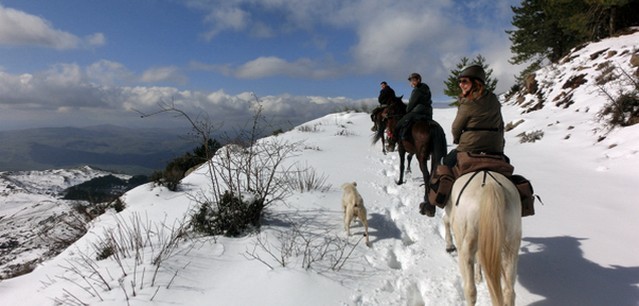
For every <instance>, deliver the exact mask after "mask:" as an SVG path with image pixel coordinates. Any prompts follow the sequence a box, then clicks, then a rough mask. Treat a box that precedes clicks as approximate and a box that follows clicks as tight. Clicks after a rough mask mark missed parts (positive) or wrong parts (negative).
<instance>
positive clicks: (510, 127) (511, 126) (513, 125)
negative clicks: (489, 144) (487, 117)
mask: <svg viewBox="0 0 639 306" xmlns="http://www.w3.org/2000/svg"><path fill="white" fill-rule="evenodd" d="M524 121H525V120H524V119H519V120H517V122H512V121H511V122H508V124H506V126H505V127H504V130H505V131H506V132H508V131H511V130H513V129H514V128H516V127H517V126H519V125H520V124H522V123H524Z"/></svg>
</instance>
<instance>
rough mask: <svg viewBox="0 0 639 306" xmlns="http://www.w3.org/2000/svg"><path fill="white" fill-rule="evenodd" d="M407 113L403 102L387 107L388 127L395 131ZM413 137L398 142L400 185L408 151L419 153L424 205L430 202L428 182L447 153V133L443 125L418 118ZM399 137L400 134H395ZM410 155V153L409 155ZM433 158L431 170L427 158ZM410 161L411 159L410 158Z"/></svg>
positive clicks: (376, 138)
mask: <svg viewBox="0 0 639 306" xmlns="http://www.w3.org/2000/svg"><path fill="white" fill-rule="evenodd" d="M405 114H406V105H405V104H404V103H401V105H399V104H397V103H393V104H391V105H389V106H388V107H387V108H386V117H387V126H388V129H389V130H391V131H393V133H395V132H396V131H395V128H396V126H397V122H398V121H399V119H401V118H402V116H403V115H405ZM379 134H380V133H379V132H378V133H377V134H376V135H375V138H374V139H373V142H377V140H378V139H379ZM411 136H412V137H411V138H410V139H407V140H401V141H398V142H397V145H398V148H397V152H398V153H399V180H398V181H397V182H396V183H397V184H398V185H401V184H403V183H404V160H405V156H406V153H407V152H408V153H409V154H415V155H417V160H418V161H419V168H420V169H421V171H422V175H423V178H424V186H425V188H424V202H422V204H420V207H422V206H423V205H424V204H427V203H428V182H429V181H430V174H431V173H434V172H435V169H436V168H437V166H438V165H440V164H441V162H442V158H444V156H445V155H446V134H445V133H444V130H443V129H442V127H441V126H440V125H439V124H438V123H437V122H435V121H426V120H418V121H415V122H413V124H412V125H411ZM394 137H395V138H396V139H398V137H399V135H396V136H395V135H394ZM409 156H410V155H409ZM428 159H430V160H431V165H430V166H431V167H430V171H429V170H428V167H427V160H428ZM409 162H410V159H409Z"/></svg>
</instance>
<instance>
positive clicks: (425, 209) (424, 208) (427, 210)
mask: <svg viewBox="0 0 639 306" xmlns="http://www.w3.org/2000/svg"><path fill="white" fill-rule="evenodd" d="M419 213H420V214H422V215H425V216H428V217H431V218H432V217H434V216H435V206H433V205H430V203H426V202H421V203H419Z"/></svg>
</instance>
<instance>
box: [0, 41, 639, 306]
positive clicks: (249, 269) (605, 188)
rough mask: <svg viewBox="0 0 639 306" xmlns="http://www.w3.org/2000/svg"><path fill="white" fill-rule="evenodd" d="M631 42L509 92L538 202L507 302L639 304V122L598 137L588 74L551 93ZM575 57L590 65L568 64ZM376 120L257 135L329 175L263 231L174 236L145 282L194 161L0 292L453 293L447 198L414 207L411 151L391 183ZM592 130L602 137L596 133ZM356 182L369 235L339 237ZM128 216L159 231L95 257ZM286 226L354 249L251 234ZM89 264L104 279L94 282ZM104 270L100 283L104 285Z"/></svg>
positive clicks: (287, 300)
mask: <svg viewBox="0 0 639 306" xmlns="http://www.w3.org/2000/svg"><path fill="white" fill-rule="evenodd" d="M637 41H639V34H637V33H635V34H631V35H627V36H623V37H620V38H614V39H609V40H606V41H602V42H599V43H596V44H592V45H589V46H587V47H585V48H582V49H580V50H577V51H575V52H574V53H573V54H572V55H571V56H572V57H574V60H573V61H571V62H570V63H568V64H564V65H561V66H556V67H553V68H552V69H548V71H545V70H542V71H540V72H539V73H538V76H537V79H538V80H550V79H552V78H555V77H558V76H561V77H560V78H559V79H558V80H557V85H555V86H552V85H548V86H547V87H544V88H543V89H542V91H543V93H544V94H545V100H546V103H545V105H544V107H543V108H542V109H539V110H536V111H531V112H526V109H525V107H524V108H522V105H524V104H517V103H514V102H512V101H510V102H508V103H505V104H504V106H503V114H504V118H505V121H506V122H507V123H508V122H517V121H519V120H520V119H523V120H524V122H523V123H521V124H519V125H518V126H517V127H515V128H514V129H513V130H512V131H509V132H507V133H506V143H507V145H506V153H507V154H508V156H509V157H510V158H511V162H512V164H513V165H514V166H515V173H516V174H521V175H524V176H525V177H527V178H528V179H530V180H531V181H532V183H533V187H534V188H535V193H536V194H538V195H539V196H540V197H541V199H542V201H543V205H542V204H541V203H540V202H539V201H537V202H536V206H535V208H536V215H534V216H530V217H525V218H523V237H522V246H521V249H520V257H519V265H518V267H519V271H518V279H517V284H516V288H515V289H516V293H517V299H516V302H517V304H518V305H530V304H535V305H638V304H639V286H638V284H639V256H637V254H639V243H638V242H639V241H638V240H637V232H636V230H637V228H638V227H639V225H638V223H637V219H636V218H637V215H638V213H639V205H637V204H638V203H637V201H638V200H637V199H638V198H639V191H638V190H637V186H639V174H637V172H636V171H637V169H639V154H637V153H638V152H639V136H638V135H639V125H635V126H630V127H626V128H623V129H619V128H618V129H614V130H612V131H610V132H609V133H608V134H604V133H605V132H604V131H601V130H598V129H595V128H596V127H598V126H601V123H599V122H598V121H597V120H596V113H597V111H598V110H599V109H600V108H601V106H602V104H603V103H606V99H605V97H603V96H602V95H601V93H600V92H599V91H598V90H597V86H596V85H594V81H593V80H592V78H593V76H591V75H596V72H594V71H590V72H589V73H590V74H589V75H588V79H589V81H588V82H587V83H586V84H584V85H582V86H580V87H578V88H576V89H574V90H572V91H571V93H572V94H573V99H572V100H573V102H574V104H572V105H569V106H568V107H567V108H566V107H565V105H563V104H562V105H559V106H557V105H556V104H555V103H554V102H552V101H553V98H554V97H556V96H558V95H560V94H561V92H564V93H567V92H568V90H565V89H562V88H561V85H562V84H563V82H564V81H565V80H567V79H569V78H570V77H569V76H568V74H569V73H571V71H573V72H574V71H584V70H588V69H593V68H592V67H596V65H597V64H598V63H599V62H598V61H596V60H591V61H586V60H585V59H583V58H585V57H589V56H590V55H591V54H593V53H595V52H597V51H599V50H602V49H605V48H611V49H614V48H617V49H619V50H620V52H618V53H617V55H615V61H616V62H618V63H620V64H621V65H626V64H625V61H627V60H625V59H624V58H622V57H621V55H620V54H622V53H623V52H621V50H623V49H624V48H626V49H627V48H630V49H633V48H635V49H636V47H637V46H636V42H637ZM627 57H628V55H627V54H626V55H625V58H627ZM601 60H605V58H604V56H601ZM572 63H574V64H572ZM575 65H580V66H583V65H587V67H581V68H579V70H577V68H576V67H575ZM540 83H541V82H540ZM533 98H534V97H532V95H528V96H526V97H525V99H533ZM586 110H588V111H586ZM455 111H456V109H454V108H443V109H439V108H437V109H435V110H434V118H435V119H436V120H437V121H438V122H439V123H440V124H442V126H444V127H450V124H451V123H452V120H453V118H454V116H455ZM371 125H372V123H371V122H370V118H369V115H368V114H364V113H337V114H331V115H327V116H325V117H322V118H318V119H316V120H313V121H310V122H308V123H306V124H304V125H303V126H307V127H310V128H307V129H299V128H296V129H293V130H291V131H289V132H287V133H284V134H281V135H279V136H272V137H270V138H266V139H265V141H269V139H278V140H286V141H289V142H291V143H294V142H299V141H302V142H303V145H302V146H301V147H300V152H298V154H296V155H295V156H293V157H291V158H290V159H289V160H287V163H294V162H298V163H299V164H301V165H305V166H306V165H307V166H309V167H312V168H314V169H315V170H316V171H317V172H318V174H323V175H325V176H326V178H327V180H326V183H327V184H330V188H329V189H328V190H327V191H324V192H322V191H311V192H299V191H297V192H293V193H292V194H291V195H290V197H288V198H287V199H286V201H285V203H274V204H273V205H271V206H269V207H268V209H267V214H266V215H265V216H264V220H263V226H262V231H261V233H259V234H253V235H249V236H246V237H243V238H225V237H192V238H191V239H188V240H186V241H182V242H180V244H179V245H178V246H177V248H176V249H175V250H174V252H173V253H171V256H168V257H167V258H166V259H165V261H164V262H163V263H162V264H161V266H160V269H159V270H158V272H157V278H155V280H153V274H154V269H155V268H154V265H153V264H152V263H151V262H152V259H153V258H155V257H156V256H157V255H159V251H160V248H159V247H158V245H161V242H159V241H162V237H164V236H166V235H167V234H168V233H170V232H171V228H174V227H175V226H176V224H180V222H182V221H183V220H184V218H185V216H186V217H188V216H189V214H190V213H192V212H193V209H194V208H195V207H196V203H195V202H194V201H193V199H194V195H197V194H200V193H202V192H204V193H205V192H207V190H208V189H207V188H208V176H207V172H206V168H205V167H203V168H200V169H198V170H196V171H195V172H193V173H192V174H190V175H189V176H188V177H186V178H185V179H184V180H183V182H182V186H183V189H182V190H181V191H179V192H170V191H168V190H166V189H164V188H161V187H154V186H152V185H143V186H140V187H138V188H136V189H133V190H131V191H129V192H128V193H127V194H126V195H125V196H124V201H125V202H126V204H127V208H126V209H125V210H124V211H122V212H120V213H118V214H115V213H114V212H109V213H107V214H105V215H103V216H101V217H100V218H98V219H96V220H94V221H93V223H91V224H90V229H89V232H88V233H87V235H85V236H84V237H83V238H82V239H80V240H78V241H77V242H76V243H75V244H73V245H72V246H71V247H69V248H68V249H67V250H65V251H64V252H63V253H62V254H60V255H59V256H57V257H55V258H53V259H51V260H49V261H46V262H43V263H42V264H41V265H40V266H39V267H38V268H37V269H35V270H34V271H33V272H32V273H29V274H26V275H23V276H20V277H16V278H13V279H8V280H4V281H2V282H1V283H0V300H1V301H2V304H3V305H55V304H78V305H79V304H80V303H85V304H90V305H126V304H130V305H461V304H463V303H464V298H463V292H462V283H461V279H460V275H459V271H458V266H457V256H456V255H455V254H452V255H451V254H448V253H447V252H446V251H445V242H444V233H443V225H442V218H441V217H442V213H443V212H442V210H440V209H438V210H437V215H436V216H435V218H428V217H424V216H422V215H420V214H419V213H418V208H417V206H418V204H419V202H420V201H421V198H422V196H423V187H422V186H420V184H422V183H423V181H422V179H421V173H420V172H419V167H418V166H417V163H416V161H414V162H413V172H412V173H410V174H408V175H407V183H406V184H404V185H401V186H398V185H396V184H395V183H394V181H395V180H397V178H398V176H399V173H398V156H397V153H394V152H392V153H389V154H388V155H384V154H382V151H381V148H380V145H379V144H377V145H374V146H373V145H371V143H370V141H371V131H370V127H371ZM536 130H541V131H543V132H544V136H543V138H542V139H540V140H538V141H536V142H534V143H520V141H519V139H520V138H519V137H518V136H517V135H518V134H520V133H522V132H532V131H536ZM447 133H449V129H447ZM567 135H569V137H567ZM602 135H604V136H606V137H605V139H604V140H601V141H598V140H599V138H600V137H601V136H602ZM447 136H448V140H449V141H450V140H451V139H452V138H451V137H450V134H448V135H447ZM452 148H453V146H449V149H452ZM352 181H356V182H357V184H358V190H359V192H360V193H361V194H362V197H363V198H364V201H365V205H366V208H367V210H368V219H369V226H370V239H371V243H372V247H370V248H368V247H366V246H365V245H364V243H363V240H362V233H363V227H362V226H361V225H360V224H356V225H354V227H353V228H352V229H351V231H352V236H350V237H346V234H345V231H344V229H343V223H342V218H343V216H342V211H341V202H340V200H341V190H340V188H339V187H340V186H341V184H343V183H345V182H352ZM136 224H137V225H140V227H141V228H150V229H151V230H149V231H143V232H147V233H149V237H147V238H148V239H149V240H150V241H154V242H155V244H154V247H151V246H146V247H144V248H142V249H141V252H140V254H138V256H137V257H138V258H139V259H138V260H137V261H136V260H135V259H134V257H135V256H131V257H129V258H124V259H123V260H122V263H121V264H118V263H117V262H116V260H114V259H113V258H108V259H105V260H94V259H93V258H95V255H94V245H95V244H98V245H99V243H100V242H101V241H104V240H101V238H100V237H104V233H105V232H108V231H111V232H114V231H115V232H117V230H118V229H121V228H135V226H136ZM295 235H298V237H299V236H300V235H301V236H303V237H306V238H309V239H311V242H312V243H314V242H318V241H325V240H323V239H333V238H334V239H335V240H334V241H348V242H349V243H350V246H349V247H348V248H347V249H349V250H350V248H354V250H353V252H352V253H351V254H350V255H349V257H348V260H347V261H346V263H345V264H344V265H343V267H342V268H341V269H331V264H333V263H334V261H331V260H330V259H329V258H324V259H322V260H320V259H318V260H317V261H315V262H313V263H312V264H311V268H310V269H305V267H304V264H303V263H304V260H305V259H308V258H304V256H303V255H299V254H298V255H296V256H291V257H288V258H286V260H283V261H285V262H286V265H285V266H283V265H281V264H279V263H278V259H277V256H276V257H275V258H273V257H271V256H270V255H269V254H268V252H267V251H266V249H265V248H262V247H259V246H258V244H259V243H260V242H262V243H264V244H265V245H267V246H271V247H272V248H271V249H270V251H271V253H272V254H275V255H280V254H281V250H282V249H283V247H281V244H280V243H286V242H290V239H292V238H291V237H294V236H295ZM340 239H341V240H340ZM356 243H357V244H356ZM355 244H356V245H355ZM353 245H355V246H354V247H353ZM278 247H279V249H278ZM251 254H252V255H251ZM331 255H334V254H331ZM327 257H328V256H327ZM82 258H85V259H84V260H83V259H82ZM87 258H88V259H87ZM258 258H259V259H261V260H262V261H264V262H261V261H260V260H258ZM79 259H80V260H79ZM82 263H84V264H85V265H89V263H90V264H91V265H92V266H93V267H94V270H93V271H97V272H96V273H85V275H86V276H89V275H91V276H92V277H93V280H91V281H88V282H87V281H85V280H83V279H82V278H81V277H80V275H79V274H78V273H75V272H73V270H74V269H78V270H83V264H82ZM121 266H122V267H121ZM83 271H85V270H83ZM125 274H126V275H125ZM98 275H100V276H103V277H104V278H105V280H104V281H96V280H95V278H96V276H98ZM89 283H91V284H94V285H93V287H91V286H89V285H88V284H89ZM103 283H108V284H110V286H111V290H108V289H105V288H103V286H100V285H99V284H103ZM95 284H98V285H95ZM134 292H135V294H134ZM478 304H479V305H489V304H490V300H489V295H488V291H487V288H486V286H485V284H484V283H481V284H480V285H479V286H478Z"/></svg>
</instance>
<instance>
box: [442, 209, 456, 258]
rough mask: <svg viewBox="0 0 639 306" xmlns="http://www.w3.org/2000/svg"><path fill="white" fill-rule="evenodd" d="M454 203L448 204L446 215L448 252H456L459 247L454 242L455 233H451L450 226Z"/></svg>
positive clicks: (445, 229) (445, 228)
mask: <svg viewBox="0 0 639 306" xmlns="http://www.w3.org/2000/svg"><path fill="white" fill-rule="evenodd" d="M452 206H453V204H452V203H450V202H449V203H448V204H447V205H446V214H445V215H444V231H445V233H444V235H445V236H446V252H448V253H452V252H455V251H456V250H457V248H455V244H453V237H452V236H453V235H452V234H451V228H450V223H451V221H452V217H453V215H452V209H453V208H452Z"/></svg>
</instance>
